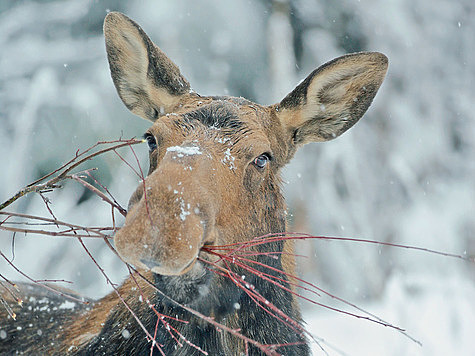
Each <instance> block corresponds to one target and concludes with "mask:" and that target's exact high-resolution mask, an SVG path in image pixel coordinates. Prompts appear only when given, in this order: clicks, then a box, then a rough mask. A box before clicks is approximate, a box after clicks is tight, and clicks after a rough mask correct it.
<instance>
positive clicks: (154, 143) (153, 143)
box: [143, 132, 157, 152]
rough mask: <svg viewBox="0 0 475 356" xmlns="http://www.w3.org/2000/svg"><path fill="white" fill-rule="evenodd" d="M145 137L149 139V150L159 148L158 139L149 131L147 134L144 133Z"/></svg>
mask: <svg viewBox="0 0 475 356" xmlns="http://www.w3.org/2000/svg"><path fill="white" fill-rule="evenodd" d="M143 137H144V139H146V140H147V144H148V150H149V151H150V152H153V151H155V150H156V149H157V140H155V137H154V136H153V135H152V134H150V133H148V132H147V133H146V134H145V135H143Z"/></svg>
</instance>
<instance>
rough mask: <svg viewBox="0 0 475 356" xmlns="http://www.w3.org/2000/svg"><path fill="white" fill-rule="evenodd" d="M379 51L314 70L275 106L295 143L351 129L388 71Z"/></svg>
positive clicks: (337, 61)
mask: <svg viewBox="0 0 475 356" xmlns="http://www.w3.org/2000/svg"><path fill="white" fill-rule="evenodd" d="M387 66H388V60H387V58H386V56H384V55H383V54H381V53H378V52H363V53H354V54H350V55H346V56H342V57H339V58H337V59H335V60H333V61H330V62H328V63H326V64H324V65H322V66H321V67H319V68H317V69H316V70H315V71H313V72H312V73H311V74H310V75H309V76H308V77H307V78H306V79H305V80H304V81H303V82H302V83H300V84H299V85H298V86H297V87H296V88H295V89H294V90H293V91H292V92H291V93H290V94H289V95H287V96H286V97H285V98H284V99H283V100H282V101H281V102H280V104H279V105H278V112H279V114H278V115H279V116H280V118H281V121H282V123H283V124H284V127H287V128H288V129H289V130H290V132H291V135H292V141H293V142H294V143H295V144H304V143H307V142H315V141H328V140H331V139H333V138H335V137H338V136H340V135H341V134H342V133H344V132H345V131H347V130H348V129H349V128H350V127H352V126H353V125H354V124H355V123H356V122H357V121H358V120H359V119H360V118H361V117H362V116H363V114H364V113H365V112H366V110H367V109H368V107H369V106H370V105H371V102H372V101H373V98H374V97H375V95H376V93H377V91H378V89H379V87H380V86H381V83H382V82H383V79H384V76H385V74H386V71H387Z"/></svg>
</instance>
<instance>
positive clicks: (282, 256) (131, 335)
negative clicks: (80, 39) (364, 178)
mask: <svg viewBox="0 0 475 356" xmlns="http://www.w3.org/2000/svg"><path fill="white" fill-rule="evenodd" d="M104 34H105V39H106V48H107V56H108V59H109V64H110V71H111V75H112V79H113V81H114V84H115V87H116V89H117V92H118V94H119V96H120V98H121V99H122V101H123V102H124V104H125V105H126V106H127V108H129V109H130V110H131V111H132V112H133V113H134V114H136V115H138V116H140V117H142V118H144V119H148V120H150V121H151V122H152V125H151V127H150V128H149V129H148V130H147V132H146V133H145V136H144V137H145V139H146V140H147V142H148V145H149V148H150V169H149V173H148V176H147V177H146V179H145V180H144V181H143V182H142V183H141V184H140V185H139V186H138V187H137V189H136V191H135V193H134V194H133V195H132V197H131V199H130V202H129V209H128V214H127V217H126V220H125V223H124V226H123V227H122V228H121V229H120V230H119V231H118V233H117V234H116V235H115V237H114V243H115V248H116V250H117V252H118V254H119V255H120V257H121V258H122V259H123V260H124V261H125V262H127V263H129V264H130V265H132V266H134V267H135V268H137V269H138V270H139V271H142V273H143V274H144V275H145V276H146V277H147V278H148V279H149V280H150V281H151V282H152V284H153V285H154V286H155V287H156V288H157V289H158V290H159V291H160V293H159V292H157V291H156V290H155V289H154V288H153V287H152V286H151V285H150V284H148V283H146V282H145V281H144V280H143V279H137V280H134V279H133V278H132V277H129V278H128V279H127V280H126V281H125V282H124V283H123V285H122V286H121V287H120V288H119V293H120V295H121V297H122V299H123V300H121V299H120V298H119V297H118V296H117V295H116V293H112V294H110V295H108V296H106V297H104V298H103V299H101V300H99V301H96V302H91V304H90V306H88V307H81V306H79V305H76V306H75V307H73V308H70V309H67V312H65V310H64V308H63V309H61V308H59V307H60V306H61V305H63V304H62V303H64V300H62V299H61V297H59V296H57V295H45V296H43V297H44V298H45V299H44V300H45V302H44V303H46V304H47V305H48V306H49V307H47V308H43V307H42V306H41V305H38V301H39V300H41V298H42V297H41V296H40V295H39V293H40V292H39V291H38V288H37V287H31V286H29V285H21V292H22V293H23V294H24V295H25V297H24V298H23V299H24V300H25V303H24V305H23V307H22V308H20V307H16V310H15V313H16V314H17V320H16V321H14V320H12V319H11V318H9V317H8V316H7V315H3V314H2V315H1V318H2V319H1V320H2V322H1V323H0V332H1V334H0V336H1V338H0V353H1V354H5V353H7V354H8V353H16V352H18V353H25V354H68V353H70V354H78V355H132V354H136V355H143V354H146V353H150V349H151V345H152V343H151V341H150V340H147V337H146V334H145V332H144V330H143V328H142V326H143V327H144V328H145V329H146V330H147V331H148V333H149V334H150V335H154V333H156V336H155V339H156V340H157V345H158V347H155V348H153V354H160V353H162V354H165V355H195V354H201V351H200V350H199V349H198V347H199V348H201V350H203V351H206V352H208V354H210V355H240V354H246V352H247V354H249V355H260V354H263V352H264V351H265V352H266V353H268V354H272V353H273V352H275V353H276V354H277V353H278V354H286V355H307V354H309V352H310V351H309V347H308V345H307V343H306V338H305V335H303V333H301V332H298V330H297V332H296V329H295V328H294V327H292V325H289V323H286V322H284V321H283V320H282V319H281V318H280V317H276V315H273V314H272V313H269V312H268V311H266V310H265V308H263V307H262V306H261V305H260V304H259V303H258V302H256V301H255V300H253V299H252V298H251V297H250V296H249V295H248V294H247V293H244V292H243V290H242V289H241V288H239V287H238V286H237V285H236V283H235V282H234V281H233V278H230V277H229V275H226V273H222V272H221V273H217V272H219V271H221V270H216V268H214V267H213V266H223V267H225V268H227V269H228V270H230V271H231V272H232V273H237V274H238V275H240V276H241V275H242V276H244V277H245V278H246V281H247V282H248V283H249V285H252V286H253V288H255V289H256V290H257V291H258V292H259V293H260V295H262V297H263V298H265V300H266V301H269V302H270V303H271V304H273V305H274V306H275V307H276V308H277V309H279V310H280V311H281V312H282V313H283V314H282V315H286V316H288V317H289V318H290V319H292V320H295V321H296V322H297V323H299V324H301V323H302V320H301V316H300V310H299V306H298V302H297V300H295V296H294V295H293V294H292V293H291V289H290V287H289V288H287V289H283V288H280V287H278V286H276V285H275V284H272V283H269V282H267V281H266V280H264V279H262V278H259V277H257V276H256V275H254V274H250V273H247V272H246V270H245V269H243V268H242V267H240V266H239V265H232V264H229V265H227V266H224V265H223V264H224V262H223V261H220V260H219V258H217V257H216V256H215V255H213V254H211V253H210V252H209V251H210V250H209V249H207V248H206V247H209V246H222V245H233V244H234V245H238V244H240V243H243V242H246V241H251V240H252V239H254V238H255V237H258V236H262V235H266V234H269V233H282V232H285V231H286V219H285V216H286V213H285V210H286V207H285V202H284V199H283V196H282V193H281V190H280V182H281V181H280V171H281V168H282V167H283V166H284V165H285V164H286V163H288V162H289V160H290V159H291V158H292V156H293V155H294V153H295V151H296V149H297V148H298V147H300V146H301V145H303V144H306V143H309V142H316V141H328V140H331V139H333V138H335V137H337V136H339V135H341V134H342V133H343V132H345V131H346V130H348V129H349V128H350V127H351V126H353V125H354V124H355V123H356V122H357V121H358V120H359V119H360V118H361V116H362V115H363V114H364V113H365V112H366V110H367V109H368V107H369V105H370V104H371V102H372V100H373V98H374V96H375V95H376V92H377V91H378V89H379V87H380V85H381V83H382V81H383V79H384V76H385V74H386V70H387V64H388V62H387V58H386V57H385V56H384V55H382V54H381V53H376V52H367V53H355V54H349V55H346V56H343V57H339V58H337V59H335V60H333V61H331V62H328V63H326V64H324V65H323V66H321V67H319V68H318V69H316V70H315V71H313V72H312V73H311V74H310V75H309V76H308V77H307V78H306V79H305V80H304V81H303V82H301V84H299V85H298V86H297V87H296V88H295V89H294V90H293V91H292V92H291V93H290V94H289V95H287V96H286V97H285V98H284V99H283V100H282V101H281V102H280V103H278V104H275V105H271V106H261V105H258V104H256V103H253V102H251V101H248V100H245V99H242V98H235V97H207V96H200V95H199V94H197V93H195V92H194V91H193V90H191V89H190V84H189V83H188V81H187V80H186V79H185V78H184V77H183V76H182V74H181V73H180V71H179V69H178V67H177V66H176V65H175V64H174V63H172V62H171V61H170V60H169V59H168V58H167V56H166V55H165V54H164V53H163V52H162V51H161V50H160V49H159V48H158V47H157V46H156V45H155V44H154V43H153V42H152V41H151V40H150V38H149V37H147V35H146V34H145V32H144V31H143V30H142V29H141V28H140V27H139V26H138V25H137V24H136V23H135V22H133V21H132V20H130V19H129V18H128V17H126V16H125V15H122V14H120V13H115V12H112V13H110V14H108V15H107V17H106V19H105V22H104ZM255 250H256V251H257V252H277V253H275V254H273V255H272V256H270V255H269V254H266V253H256V254H254V255H250V256H251V257H250V259H251V260H253V261H256V262H257V263H256V264H255V266H258V267H254V268H257V269H258V270H259V268H261V267H260V266H261V265H266V266H270V267H271V268H272V269H271V270H270V271H271V272H269V269H266V273H271V274H273V275H275V276H277V277H278V278H280V280H282V281H284V282H285V281H287V280H289V277H288V276H289V275H292V274H293V268H294V258H293V257H292V251H293V246H292V241H291V240H280V241H277V240H276V241H274V242H272V243H269V244H263V245H258V246H256V247H255ZM279 252H285V253H279ZM276 256H277V257H276ZM271 257H272V258H271ZM207 262H209V263H207ZM138 290H140V291H141V292H142V293H143V295H145V297H146V299H148V300H149V301H150V304H152V305H154V309H155V310H152V309H151V308H150V304H148V303H146V302H145V300H143V299H142V298H139V292H138ZM168 297H169V298H168ZM5 298H7V297H5ZM35 303H36V304H35ZM177 303H180V304H181V305H182V306H186V307H187V308H191V309H193V310H195V311H197V312H199V313H202V314H205V315H207V316H211V317H213V318H214V319H213V320H216V321H218V322H220V323H222V324H223V325H225V326H226V327H228V328H230V329H233V330H239V332H240V333H241V334H242V335H244V336H245V337H247V338H249V339H252V340H254V341H256V342H257V343H259V344H261V345H277V346H275V350H274V349H273V348H267V349H266V350H263V349H262V348H259V347H257V346H255V345H253V344H250V343H246V342H245V341H244V340H243V339H242V338H238V337H236V336H235V335H233V334H230V333H228V332H226V331H223V330H218V329H217V328H216V327H215V326H214V325H212V324H210V323H209V322H208V321H207V320H206V319H204V318H200V317H199V316H197V315H196V314H190V312H189V311H188V310H186V309H183V308H182V306H180V305H178V304H177ZM38 306H39V307H38ZM50 307H51V308H50ZM55 307H56V309H54V308H55ZM129 308H130V309H131V310H132V311H133V312H134V314H135V316H136V317H137V319H138V320H140V322H141V324H142V326H140V325H139V323H138V321H137V319H136V318H135V317H134V315H133V314H132V313H131V312H130V311H129ZM32 310H33V311H32ZM48 311H49V312H48ZM53 311H54V312H53ZM155 311H156V312H157V313H156V312H155ZM1 313H4V311H3V310H2V311H1ZM4 314H5V313H4ZM157 315H158V316H157ZM160 315H161V316H170V317H172V318H170V319H169V320H168V322H167V323H159V322H158V321H157V319H158V318H160V317H161V316H160ZM175 319H176V320H175ZM182 321H186V322H182ZM170 327H172V328H174V329H175V330H177V332H179V333H180V334H181V335H183V336H184V338H185V339H186V341H184V340H177V339H175V338H173V337H172V336H171V334H170V332H169V329H170ZM278 345H280V346H278Z"/></svg>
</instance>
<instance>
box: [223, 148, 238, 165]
mask: <svg viewBox="0 0 475 356" xmlns="http://www.w3.org/2000/svg"><path fill="white" fill-rule="evenodd" d="M234 161H235V158H234V156H233V155H232V154H231V149H230V148H227V149H226V151H224V158H223V159H222V160H221V162H223V163H224V164H229V169H236V166H235V165H234Z"/></svg>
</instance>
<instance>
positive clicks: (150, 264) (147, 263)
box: [140, 258, 160, 269]
mask: <svg viewBox="0 0 475 356" xmlns="http://www.w3.org/2000/svg"><path fill="white" fill-rule="evenodd" d="M140 262H142V263H143V264H144V265H145V266H147V267H148V268H149V269H152V268H153V267H159V266H160V264H158V263H157V262H155V261H153V260H146V259H145V258H142V259H141V260H140Z"/></svg>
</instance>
